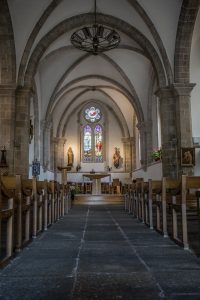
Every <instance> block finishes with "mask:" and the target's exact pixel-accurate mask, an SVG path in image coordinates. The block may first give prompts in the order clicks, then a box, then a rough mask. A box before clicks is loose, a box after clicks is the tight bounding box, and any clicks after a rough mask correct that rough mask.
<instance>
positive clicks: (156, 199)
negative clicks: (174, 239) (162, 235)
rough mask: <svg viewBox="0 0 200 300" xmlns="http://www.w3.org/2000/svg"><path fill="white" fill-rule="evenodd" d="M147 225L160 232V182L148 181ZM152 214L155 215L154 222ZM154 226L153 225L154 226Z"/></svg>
mask: <svg viewBox="0 0 200 300" xmlns="http://www.w3.org/2000/svg"><path fill="white" fill-rule="evenodd" d="M148 189H149V225H150V229H153V228H154V227H155V228H156V229H157V230H158V231H160V230H161V224H160V204H161V191H162V181H161V180H152V179H149V187H148ZM153 213H154V215H155V219H156V220H155V221H156V222H154V217H153ZM154 224H155V225H154Z"/></svg>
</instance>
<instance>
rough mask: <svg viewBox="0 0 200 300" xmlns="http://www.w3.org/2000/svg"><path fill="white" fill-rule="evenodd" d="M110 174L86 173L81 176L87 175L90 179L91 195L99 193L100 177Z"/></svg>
mask: <svg viewBox="0 0 200 300" xmlns="http://www.w3.org/2000/svg"><path fill="white" fill-rule="evenodd" d="M107 176H110V179H111V175H110V174H107V173H87V174H83V178H84V177H87V178H89V179H90V180H92V195H101V178H104V177H107Z"/></svg>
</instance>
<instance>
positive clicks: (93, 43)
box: [71, 0, 120, 55]
mask: <svg viewBox="0 0 200 300" xmlns="http://www.w3.org/2000/svg"><path fill="white" fill-rule="evenodd" d="M71 43H72V45H73V46H74V47H76V48H78V49H80V50H83V51H86V52H89V53H92V54H94V55H97V54H99V53H102V52H104V51H108V50H111V49H114V48H116V47H117V46H118V45H119V43H120V36H119V34H118V33H117V32H116V31H115V30H114V29H112V28H109V27H107V26H103V25H102V24H98V23H97V13H96V0H95V2H94V24H93V25H91V26H87V27H83V28H81V29H79V30H77V31H75V32H74V33H73V34H72V36H71Z"/></svg>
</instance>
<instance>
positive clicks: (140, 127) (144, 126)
mask: <svg viewBox="0 0 200 300" xmlns="http://www.w3.org/2000/svg"><path fill="white" fill-rule="evenodd" d="M136 127H137V129H138V130H139V131H140V132H145V131H146V130H147V128H148V123H147V122H138V123H137V125H136Z"/></svg>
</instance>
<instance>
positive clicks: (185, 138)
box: [156, 84, 194, 178]
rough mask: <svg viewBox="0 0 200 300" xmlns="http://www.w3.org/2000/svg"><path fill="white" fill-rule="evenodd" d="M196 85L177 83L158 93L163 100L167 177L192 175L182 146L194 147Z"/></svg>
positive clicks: (162, 130) (163, 157)
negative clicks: (183, 159) (192, 105)
mask: <svg viewBox="0 0 200 300" xmlns="http://www.w3.org/2000/svg"><path fill="white" fill-rule="evenodd" d="M193 87H194V85H193V84H174V85H172V86H169V87H164V88H162V89H160V90H158V91H157V92H156V94H157V96H158V97H159V100H160V115H161V135H162V163H163V176H169V177H173V178H178V177H179V176H180V175H181V174H183V173H184V174H191V173H192V168H183V167H181V159H180V154H181V147H191V146H192V126H191V110H190V93H191V91H192V89H193Z"/></svg>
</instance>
